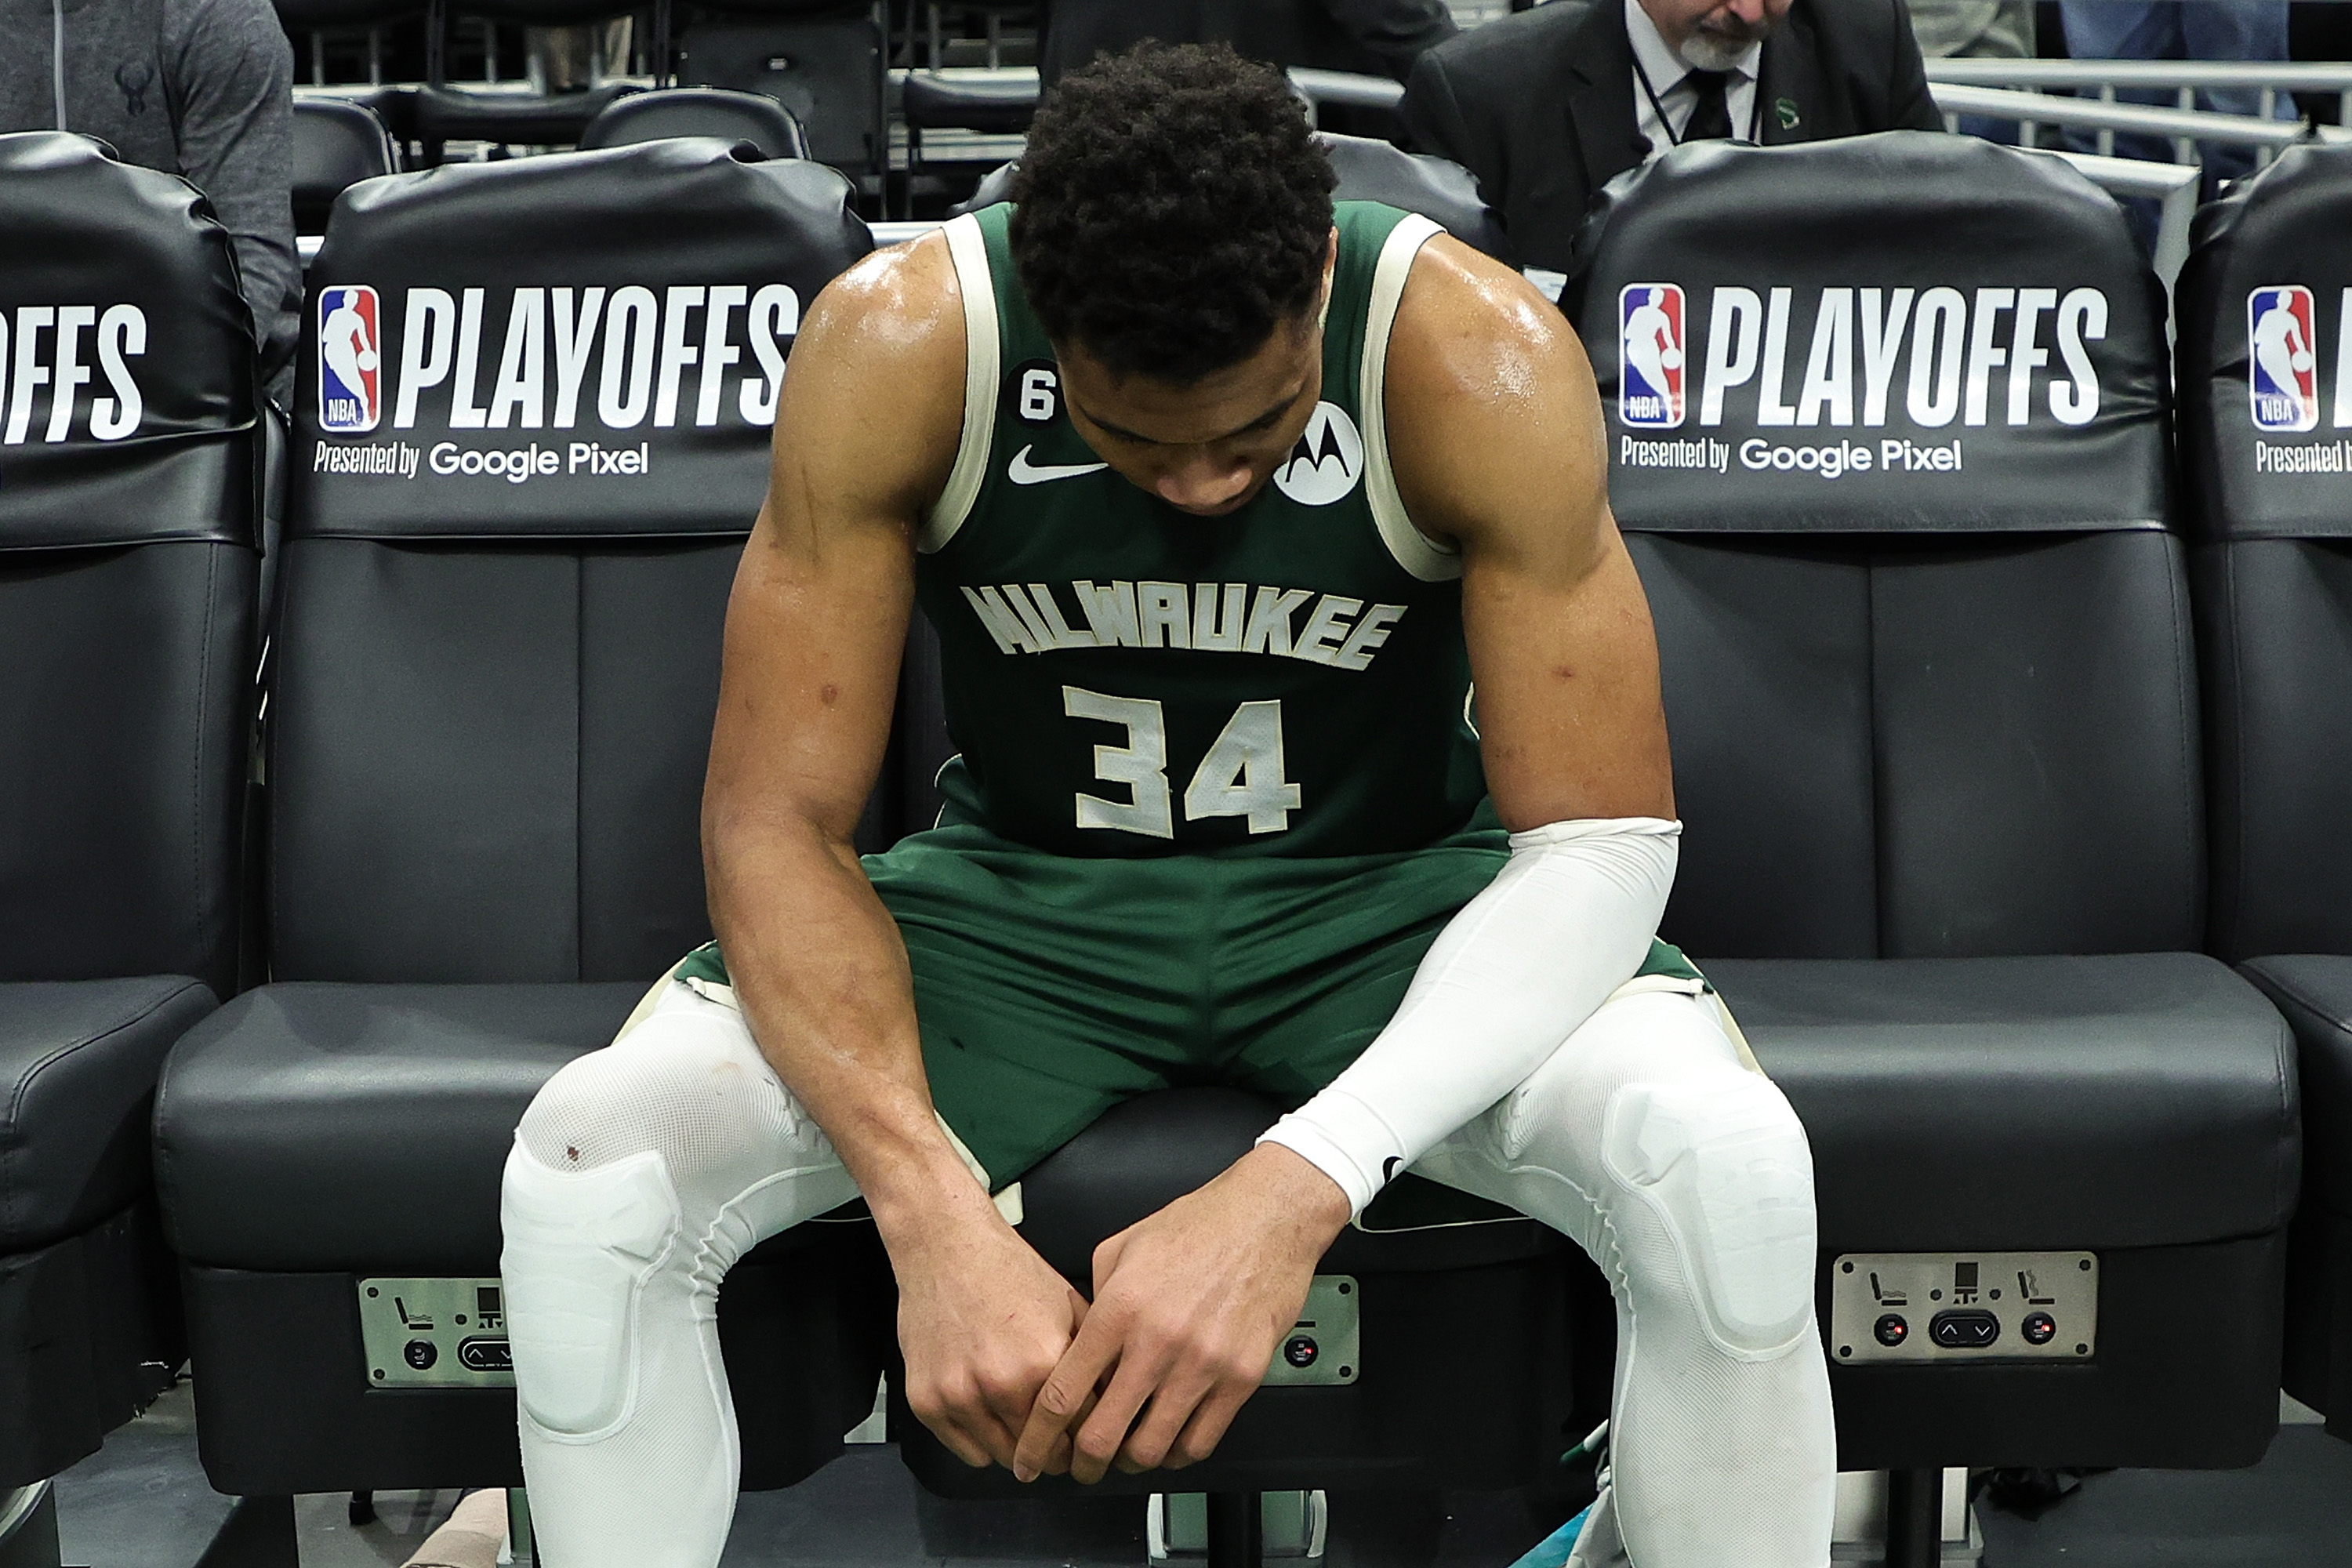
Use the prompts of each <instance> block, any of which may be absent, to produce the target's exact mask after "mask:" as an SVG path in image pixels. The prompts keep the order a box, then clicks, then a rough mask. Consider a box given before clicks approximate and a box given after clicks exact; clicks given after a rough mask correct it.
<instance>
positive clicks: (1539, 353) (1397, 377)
mask: <svg viewBox="0 0 2352 1568" xmlns="http://www.w3.org/2000/svg"><path fill="white" fill-rule="evenodd" d="M1384 403H1385V405H1386V408H1385V412H1386V416H1387V426H1388V440H1389V447H1390V450H1391V453H1392V454H1393V457H1394V461H1395V465H1396V473H1397V484H1398V487H1399V489H1401V490H1402V493H1403V495H1404V499H1405V502H1406V506H1407V509H1408V510H1410V511H1411V512H1412V515H1413V518H1414V521H1416V522H1417V523H1419V524H1420V525H1421V526H1422V527H1423V529H1424V530H1426V531H1432V532H1441V533H1443V534H1444V535H1447V536H1452V537H1457V538H1459V537H1464V536H1465V535H1466V534H1469V533H1475V532H1477V531H1481V529H1482V525H1483V524H1484V523H1485V522H1486V521H1489V520H1492V519H1495V518H1496V517H1497V516H1498V514H1508V515H1509V516H1513V517H1517V516H1520V515H1523V514H1524V513H1525V511H1526V510H1527V503H1528V501H1529V500H1531V499H1532V498H1538V497H1549V498H1552V501H1553V505H1554V506H1555V507H1556V505H1557V503H1558V501H1559V500H1563V499H1573V498H1581V497H1587V496H1589V497H1591V499H1592V500H1594V501H1595V502H1598V501H1600V500H1601V491H1602V487H1603V486H1604V484H1605V481H1606V478H1607V471H1608V470H1607V455H1606V450H1605V448H1604V447H1603V444H1602V442H1603V437H1602V431H1601V403H1600V397H1599V395H1598V394H1597V393H1596V391H1595V390H1594V386H1593V381H1592V367H1591V363H1590V362H1589V361H1588V360H1587V359H1586V358H1585V354H1584V346H1583V344H1582V343H1581V342H1579V341H1578V339H1577V336H1576V332H1575V331H1574V329H1572V328H1571V327H1570V325H1569V323H1568V321H1567V319H1566V318H1565V317H1563V316H1562V315H1561V314H1560V312H1559V309H1558V308H1557V307H1555V306H1554V305H1553V304H1552V303H1551V302H1550V301H1549V300H1546V299H1545V298H1544V297H1543V296H1542V295H1541V294H1540V293H1538V292H1537V290H1536V289H1535V286H1534V285H1533V284H1530V283H1529V282H1528V280H1527V279H1524V278H1522V277H1520V276H1519V274H1518V273H1517V272H1515V271H1513V270H1512V269H1511V268H1508V267H1506V266H1504V265H1503V264H1502V263H1501V262H1499V261H1496V260H1495V259H1493V258H1490V257H1487V256H1485V255H1482V254H1481V253H1479V252H1478V251H1475V250H1474V249H1472V248H1471V247H1468V246H1466V245H1464V244H1463V243H1462V242H1461V241H1459V240H1457V239H1454V238H1453V237H1451V236H1448V235H1438V236H1435V237H1432V238H1431V239H1430V240H1429V242H1428V243H1427V244H1425V245H1423V247H1422V248H1421V252H1420V254H1419V256H1418V257H1417V258H1415V259H1414V262H1413V267H1412V273H1411V274H1410V275H1409V276H1408V278H1407V279H1406V282H1405V288H1404V294H1403V297H1402V300H1401V301H1400V302H1399V304H1398V308H1397V317H1396V324H1395V325H1394V327H1392V328H1391V331H1390V334H1389V348H1388V366H1387V376H1386V381H1385V394H1384Z"/></svg>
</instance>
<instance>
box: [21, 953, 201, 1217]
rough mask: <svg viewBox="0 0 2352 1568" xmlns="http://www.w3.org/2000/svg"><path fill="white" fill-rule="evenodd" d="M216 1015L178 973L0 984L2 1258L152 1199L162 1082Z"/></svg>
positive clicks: (197, 985) (196, 987)
mask: <svg viewBox="0 0 2352 1568" xmlns="http://www.w3.org/2000/svg"><path fill="white" fill-rule="evenodd" d="M214 1005H215V1004H214V1000H213V994H212V993H211V992H210V991H208V990H206V989H205V986H204V985H203V984H201V983H200V982H197V981H194V980H190V979H186V978H184V977H182V976H177V975H163V976H157V977H153V978H148V979H131V980H77V981H61V982H34V981H26V982H20V983H17V984H0V1253H17V1252H29V1251H32V1250H34V1249H36V1248H38V1247H47V1246H48V1245H49V1244H50V1243H52V1242H55V1241H58V1240H60V1239H62V1238H63V1237H68V1236H70V1235H73V1234H75V1233H77V1232H79V1231H82V1230H86V1229H88V1228H89V1226H93V1225H95V1224H97V1223H98V1222H99V1221H100V1220H101V1219H104V1218H106V1217H107V1216H108V1215H113V1214H115V1213H117V1212H118V1211H120V1210H121V1209H122V1208H124V1207H126V1206H127V1205H130V1204H131V1202H132V1201H133V1200H135V1199H136V1198H137V1197H139V1196H140V1194H142V1193H144V1192H145V1191H146V1190H147V1187H148V1163H147V1123H148V1116H149V1109H150V1107H151V1106H152V1103H153V1100H154V1094H155V1075H156V1073H157V1072H158V1071H159V1070H161V1068H162V1067H163V1058H164V1055H165V1053H167V1052H168V1051H170V1050H171V1048H172V1044H173V1041H175V1040H177V1039H178V1038H179V1037H181V1036H182V1035H183V1034H184V1033H185V1032H186V1031H187V1029H188V1026H190V1025H192V1024H194V1022H195V1021H196V1020H197V1019H199V1018H201V1017H203V1016H205V1014H207V1013H209V1012H211V1011H212V1010H213V1007H214Z"/></svg>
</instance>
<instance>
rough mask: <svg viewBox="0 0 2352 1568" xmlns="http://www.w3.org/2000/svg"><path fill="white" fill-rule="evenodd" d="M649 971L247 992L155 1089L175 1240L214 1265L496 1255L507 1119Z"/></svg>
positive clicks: (482, 1264) (478, 1260) (397, 1263)
mask: <svg viewBox="0 0 2352 1568" xmlns="http://www.w3.org/2000/svg"><path fill="white" fill-rule="evenodd" d="M646 984H650V983H649V982H648V983H646ZM646 984H639V983H636V982H601V983H596V984H529V985H520V984H518V985H356V984H326V983H300V982H298V983H293V984H278V985H266V986H263V987H262V988H261V989H259V990H257V991H249V992H247V993H246V994H244V995H242V996H239V997H238V998H236V1000H235V1001H234V1002H231V1003H230V1004H229V1005H227V1006H226V1007H224V1008H222V1009H221V1010H220V1011H219V1012H218V1013H217V1014H215V1015H214V1016H212V1017H211V1018H208V1019H206V1020H205V1024H204V1025H203V1026H201V1027H200V1028H198V1029H196V1030H195V1031H194V1032H193V1033H191V1034H190V1035H189V1037H188V1038H187V1039H186V1041H185V1042H184V1044H183V1045H182V1046H181V1047H180V1049H179V1050H178V1051H176V1052H174V1053H173V1058H172V1061H171V1065H170V1067H169V1068H168V1069H167V1071H166V1072H165V1074H164V1079H163V1088H162V1089H161V1090H160V1092H159V1096H158V1100H157V1106H156V1115H155V1137H156V1180H157V1183H158V1184H159V1186H160V1188H161V1190H162V1193H163V1207H164V1213H165V1214H166V1215H167V1216H168V1218H169V1222H170V1226H171V1235H172V1241H173V1246H174V1247H177V1248H178V1250H179V1251H180V1253H181V1255H182V1256H183V1257H184V1258H187V1259H188V1261H190V1262H191V1263H200V1264H209V1265H212V1266H215V1267H220V1268H246V1269H272V1270H283V1271H301V1270H311V1269H319V1270H341V1269H349V1270H352V1271H357V1272H367V1273H375V1274H385V1275H420V1276H423V1275H458V1276H471V1275H490V1274H495V1273H497V1272H498V1265H499V1173H500V1171H501V1170H502V1169H504V1167H505V1164H506V1157H507V1149H508V1146H509V1144H510V1143H511V1142H513V1138H514V1129H515V1124H516V1123H517V1122H518V1121H520V1120H521V1119H522V1113H523V1111H524V1110H525V1109H526V1108H527V1107H528V1106H529V1105H530V1100H531V1097H532V1096H533V1095H535V1094H537V1093H538V1092H539V1087H540V1085H541V1084H542V1083H544V1082H546V1081H547V1080H548V1079H550V1078H551V1077H552V1076H554V1073H555V1071H556V1069H557V1068H561V1067H562V1065H563V1064H564V1063H565V1062H568V1061H570V1060H571V1059H572V1058H574V1057H576V1056H580V1055H582V1054H583V1053H584V1052H587V1051H592V1050H594V1049H596V1048H597V1047H601V1046H604V1045H605V1044H607V1043H609V1042H610V1041H611V1039H612V1037H613V1035H614V1032H615V1031H616V1030H618V1029H619V1027H620V1026H621V1024H622V1022H623V1020H625V1018H627V1016H628V1015H629V1011H630V1009H631V1008H633V1007H634V1006H635V1005H636V1003H637V1000H638V998H639V997H641V996H642V995H644V994H645V992H646Z"/></svg>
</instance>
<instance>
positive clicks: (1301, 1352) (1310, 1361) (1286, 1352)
mask: <svg viewBox="0 0 2352 1568" xmlns="http://www.w3.org/2000/svg"><path fill="white" fill-rule="evenodd" d="M1322 1353H1323V1351H1322V1347H1321V1346H1319V1345H1318V1344H1317V1343H1316V1342H1314V1341H1313V1340H1310V1339H1308V1338H1307V1336H1306V1335H1305V1334H1300V1335H1298V1336H1297V1338H1295V1339H1293V1340H1292V1341H1291V1342H1289V1343H1288V1344H1286V1345H1285V1346H1283V1347H1282V1359H1283V1360H1285V1361H1286V1362H1288V1363H1290V1364H1291V1365H1293V1366H1296V1367H1302V1368H1304V1367H1310V1366H1313V1365H1314V1364H1315V1358H1316V1357H1317V1356H1318V1355H1321V1354H1322Z"/></svg>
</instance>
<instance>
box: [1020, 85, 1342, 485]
mask: <svg viewBox="0 0 2352 1568" xmlns="http://www.w3.org/2000/svg"><path fill="white" fill-rule="evenodd" d="M1336 183H1337V179H1336V176H1335V175H1334V174H1332V172H1331V165H1330V161H1329V160H1328V158H1326V157H1325V156H1324V154H1323V152H1322V149H1321V148H1320V147H1318V145H1317V144H1316V142H1315V139H1314V135H1313V132H1310V131H1309V130H1308V128H1307V121H1306V118H1305V116H1304V115H1303V114H1301V113H1300V111H1299V107H1298V100H1297V99H1296V98H1294V97H1293V96H1292V95H1291V92H1290V89H1289V85H1288V83H1287V82H1286V80H1285V79H1284V78H1283V76H1282V74H1281V73H1280V72H1279V71H1277V70H1276V69H1274V68H1272V67H1269V66H1263V65H1260V64H1258V63H1256V62H1255V61H1250V60H1244V59H1243V58H1241V57H1239V56H1238V55H1236V54H1234V52H1233V50H1232V49H1230V48H1228V47H1225V46H1223V45H1222V44H1220V45H1215V46H1210V47H1203V46H1201V45H1194V44H1187V45H1181V46H1177V47H1166V46H1160V45H1150V44H1147V45H1144V46H1141V47H1138V48H1136V49H1134V50H1131V51H1129V53H1127V54H1124V55H1120V56H1118V57H1116V58H1109V59H1105V60H1098V61H1097V62H1096V63H1095V64H1094V65H1093V66H1091V67H1089V68H1087V69H1086V70H1084V71H1080V72H1075V73H1073V74H1072V75H1070V76H1068V77H1066V78H1065V79H1063V80H1062V82H1061V83H1060V84H1059V85H1058V87H1057V89H1056V90H1055V92H1054V93H1053V94H1052V95H1050V96H1049V97H1048V98H1047V100H1045V103H1044V104H1042V105H1041V106H1040V107H1039V110H1038V112H1037V118H1036V121H1035V123H1034V126H1033V127H1032V129H1031V132H1030V139H1029V144H1028V150H1027V152H1026V153H1024V156H1023V158H1022V162H1021V167H1020V170H1019V172H1018V173H1017V174H1015V176H1014V179H1013V202H1014V204H1015V205H1014V209H1013V221H1012V228H1011V237H1012V245H1013V259H1014V261H1015V264H1016V265H1017V266H1018V268H1019V269H1020V274H1021V285H1022V288H1023V289H1024V292H1026V294H1027V295H1028V298H1029V303H1030V306H1031V308H1032V309H1033V310H1035V311H1036V313H1037V319H1038V321H1039V322H1040V323H1041V324H1042V325H1043V326H1044V327H1045V331H1046V335H1047V336H1048V337H1049V338H1051V339H1052V340H1053V342H1054V346H1055V353H1056V355H1057V357H1058V359H1059V362H1060V373H1061V381H1062V388H1063V395H1064V399H1065V403H1066V407H1067V409H1068V412H1069V416H1070V421H1071V423H1072V425H1073V426H1075V427H1076V430H1077V432H1078V434H1079V435H1080V436H1081V437H1084V438H1085V439H1086V442H1087V445H1088V446H1090V447H1093V448H1094V449H1095V450H1096V452H1097V453H1098V454H1099V455H1100V456H1101V457H1102V458H1103V459H1104V460H1105V461H1106V462H1108V463H1109V464H1110V466H1111V467H1112V468H1114V469H1116V470H1117V471H1118V473H1120V474H1121V475H1123V476H1124V477H1125V478H1126V479H1129V481H1130V482H1132V483H1134V484H1135V485H1137V486H1138V487H1139V488H1141V489H1145V490H1148V491H1150V492H1151V493H1152V494H1155V495H1157V496H1159V497H1160V499H1161V500H1165V501H1167V502H1168V503H1169V504H1170V505H1171V506H1174V507H1176V508H1178V509H1180V510H1184V511H1187V512H1192V513H1193V514H1195V515H1198V516H1203V517H1218V516H1223V515H1224V514H1226V513H1229V512H1232V511H1234V510H1238V509H1240V508H1241V507H1243V506H1245V505H1247V504H1248V503H1249V501H1250V500H1252V498H1254V497H1255V495H1256V494H1257V492H1258V490H1259V489H1261V488H1262V487H1263V486H1264V485H1265V482H1266V480H1267V479H1268V478H1269V477H1270V476H1271V475H1272V474H1273V472H1274V470H1275V468H1276V467H1278V466H1279V465H1280V464H1281V462H1282V460H1283V458H1284V457H1285V456H1286V454H1287V453H1288V452H1289V451H1290V449H1291V447H1293V446H1295V445H1296V444H1297V441H1298V438H1299V436H1300V435H1301V434H1302V433H1303V432H1304V431H1305V430H1306V428H1307V421H1308V419H1309V418H1310V417H1311V416H1313V414H1314V412H1315V405H1316V404H1317V402H1318V399H1319V397H1320V395H1321V389H1322V368H1323V332H1322V312H1323V306H1324V302H1325V300H1326V298H1327V296H1328V290H1329V288H1330V278H1331V267H1332V264H1333V260H1334V258H1336V256H1337V253H1338V252H1337V236H1336V234H1335V232H1334V230H1333V228H1332V223H1331V191H1332V187H1333V186H1334V184H1336Z"/></svg>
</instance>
